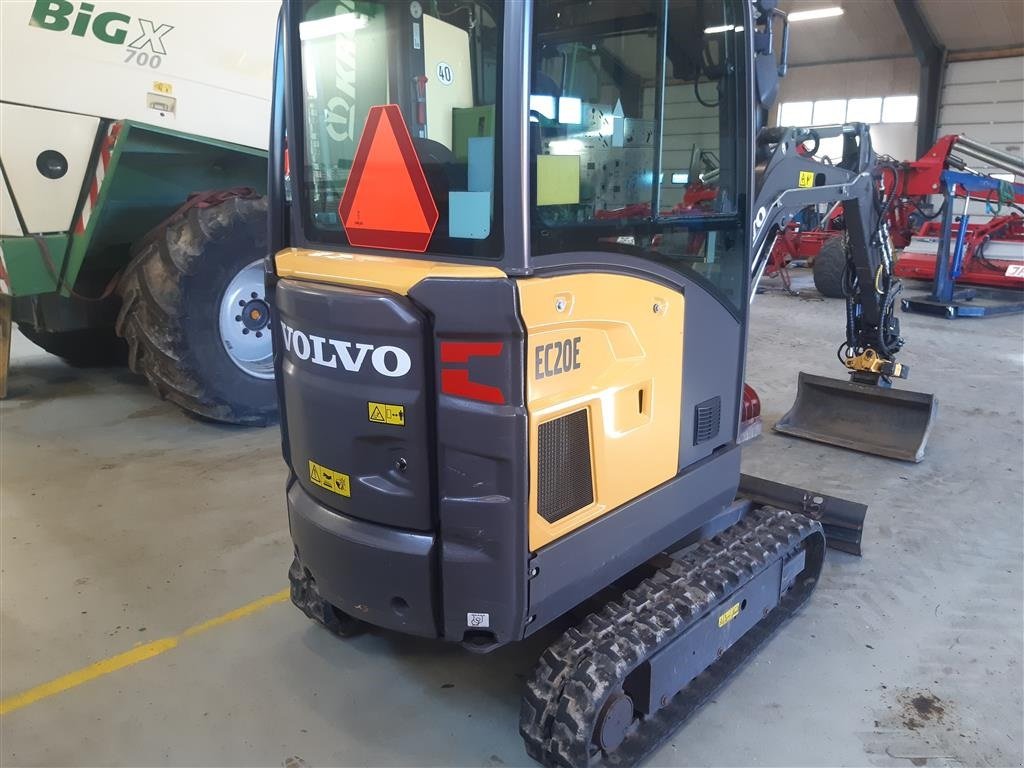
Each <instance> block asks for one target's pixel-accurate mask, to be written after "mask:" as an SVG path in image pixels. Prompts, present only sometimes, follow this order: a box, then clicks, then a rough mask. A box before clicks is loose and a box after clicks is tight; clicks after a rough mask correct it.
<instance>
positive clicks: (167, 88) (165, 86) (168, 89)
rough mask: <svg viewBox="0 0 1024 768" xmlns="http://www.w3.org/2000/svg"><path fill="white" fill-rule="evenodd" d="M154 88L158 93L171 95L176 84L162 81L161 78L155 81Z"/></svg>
mask: <svg viewBox="0 0 1024 768" xmlns="http://www.w3.org/2000/svg"><path fill="white" fill-rule="evenodd" d="M153 90H154V91H156V92H157V93H163V94H166V95H167V96H170V95H171V93H173V92H174V86H172V85H171V84H170V83H161V82H160V81H159V80H157V81H155V82H154V83H153Z"/></svg>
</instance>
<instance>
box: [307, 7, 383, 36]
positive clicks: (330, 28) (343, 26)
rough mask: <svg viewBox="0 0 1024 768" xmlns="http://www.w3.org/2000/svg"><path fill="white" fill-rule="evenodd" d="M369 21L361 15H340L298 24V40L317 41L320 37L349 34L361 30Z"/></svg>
mask: <svg viewBox="0 0 1024 768" xmlns="http://www.w3.org/2000/svg"><path fill="white" fill-rule="evenodd" d="M369 21H370V19H369V18H368V17H366V16H364V15H363V14H361V13H341V14H338V15H337V16H327V17H325V18H322V19H315V20H313V21H303V22H301V23H300V24H299V39H300V40H317V39H319V38H321V37H332V36H334V35H339V34H345V33H349V34H351V33H352V32H355V31H356V30H357V29H363V28H364V27H365V26H366V25H367V24H368V23H369Z"/></svg>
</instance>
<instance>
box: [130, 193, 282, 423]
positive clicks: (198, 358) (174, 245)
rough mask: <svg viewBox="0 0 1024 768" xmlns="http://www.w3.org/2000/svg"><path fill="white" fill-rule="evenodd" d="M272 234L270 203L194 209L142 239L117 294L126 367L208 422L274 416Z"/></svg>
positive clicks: (230, 201)
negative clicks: (268, 271)
mask: <svg viewBox="0 0 1024 768" xmlns="http://www.w3.org/2000/svg"><path fill="white" fill-rule="evenodd" d="M266 231H267V202H266V199H264V198H256V199H245V198H242V197H229V198H227V199H226V200H222V201H220V202H216V203H215V204H213V205H210V206H209V207H199V206H194V207H192V208H189V209H188V210H187V212H186V213H185V214H184V216H181V217H180V218H176V219H172V221H171V222H170V223H169V224H164V225H161V227H159V228H157V229H156V230H154V231H153V232H151V233H150V234H149V235H147V236H146V238H145V240H144V245H143V246H142V247H141V249H140V250H139V251H138V253H137V254H136V255H135V257H134V258H133V259H132V261H131V263H130V264H129V265H128V267H127V269H126V270H125V274H124V277H123V278H122V280H121V284H120V285H119V287H118V291H119V293H120V294H121V298H122V304H121V312H120V314H119V315H118V318H117V333H118V335H120V336H122V337H123V338H124V339H125V340H126V341H127V342H128V365H129V367H131V369H132V370H133V371H135V372H136V373H139V374H141V375H143V376H145V377H146V379H147V380H148V381H149V383H150V385H151V386H152V387H153V389H154V390H156V392H157V394H159V395H160V397H163V398H166V399H167V400H170V401H171V402H173V403H176V404H177V405H178V406H180V407H181V408H183V409H185V410H186V411H189V412H190V413H193V414H195V415H197V416H200V417H202V418H206V419H211V420H214V421H222V422H227V423H231V424H247V425H265V424H267V423H268V422H270V421H271V420H273V418H274V416H275V415H276V412H277V393H276V391H275V386H274V366H273V352H272V348H271V342H270V327H269V322H270V309H269V307H268V306H267V303H266V300H265V298H264V285H263V272H264V270H263V260H264V257H265V256H266V252H267V235H266Z"/></svg>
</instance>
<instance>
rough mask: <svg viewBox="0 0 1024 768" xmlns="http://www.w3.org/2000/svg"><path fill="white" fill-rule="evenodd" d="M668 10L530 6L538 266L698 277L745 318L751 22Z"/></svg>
mask: <svg viewBox="0 0 1024 768" xmlns="http://www.w3.org/2000/svg"><path fill="white" fill-rule="evenodd" d="M667 6H668V9H667V13H666V12H665V10H664V8H665V4H664V3H662V2H653V1H650V0H648V1H646V2H633V3H592V2H588V0H555V2H551V3H545V4H538V5H537V6H535V9H536V10H535V20H534V36H533V45H532V73H531V87H530V104H529V108H530V145H531V146H530V151H531V160H532V163H531V166H532V170H533V180H532V181H533V183H532V185H531V195H532V218H533V227H532V229H533V253H534V254H544V253H559V252H567V251H581V250H598V251H618V252H623V253H628V254H632V255H638V256H642V257H644V258H648V259H652V260H655V261H658V262H660V263H663V264H665V265H668V266H670V267H672V268H673V269H677V270H679V271H681V272H683V273H686V274H688V275H690V276H692V277H695V278H696V279H698V280H700V281H701V282H702V283H704V284H705V285H707V286H708V288H709V290H711V291H712V292H714V293H715V294H716V295H717V296H719V298H720V299H721V300H722V301H723V302H724V303H726V304H727V305H729V306H730V307H731V308H733V310H734V311H737V312H739V311H742V307H743V306H744V305H745V301H744V296H745V273H746V250H747V249H746V248H745V244H746V243H745V235H744V232H743V230H744V228H743V227H742V226H741V207H742V199H741V198H742V194H743V192H744V187H743V184H744V183H745V173H743V172H741V171H740V170H739V169H741V168H742V167H743V164H744V163H745V162H746V160H744V159H743V157H744V155H743V153H742V152H741V151H740V150H741V145H742V140H741V138H740V135H739V132H740V130H741V129H742V128H743V126H744V123H743V121H742V120H741V119H740V116H742V115H743V114H744V113H743V112H742V111H741V110H740V100H741V99H742V98H743V96H744V95H745V94H744V88H743V82H742V78H741V73H742V72H743V69H744V61H743V59H742V56H743V51H744V44H745V43H744V38H743V35H744V34H745V33H744V32H743V29H742V18H743V16H742V9H741V7H740V5H739V3H737V2H733V1H732V0H669V2H668V4H667ZM662 45H664V55H663V54H662V48H661V47H662Z"/></svg>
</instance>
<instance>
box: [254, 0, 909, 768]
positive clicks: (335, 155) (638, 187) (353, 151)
mask: <svg viewBox="0 0 1024 768" xmlns="http://www.w3.org/2000/svg"><path fill="white" fill-rule="evenodd" d="M780 29H781V40H780V44H779V45H778V46H777V47H778V48H779V51H776V50H775V48H776V45H775V41H776V40H777V39H779V36H780V33H779V30H780ZM787 41H788V32H787V26H786V23H785V17H784V14H782V13H780V12H779V11H778V10H777V9H776V7H775V2H773V0H760V1H759V2H757V3H752V2H750V1H749V0H637V1H636V2H633V3H611V2H608V3H594V2H590V1H589V0H547V1H545V2H542V1H541V0H537V2H507V3H506V2H500V1H499V0H412V1H411V2H410V1H409V0H289V1H288V2H286V3H285V4H284V9H283V12H282V16H281V24H280V29H279V35H278V44H277V54H276V67H275V79H274V102H273V104H274V107H273V112H272V115H273V119H272V136H271V168H273V169H286V171H285V173H277V172H272V173H271V178H270V187H271V193H270V194H271V224H270V240H271V244H272V248H273V251H272V254H273V255H272V256H271V258H270V260H269V262H268V265H269V266H268V277H267V285H268V297H269V298H270V299H271V303H272V307H273V309H272V312H273V323H272V328H273V340H274V349H275V359H276V373H277V377H276V380H277V387H278V393H279V397H280V402H281V434H282V448H283V453H284V457H285V460H286V462H287V464H288V467H289V470H290V472H289V479H288V482H287V491H286V495H287V508H288V517H289V526H290V530H291V536H292V539H293V542H294V545H295V557H294V561H293V563H292V566H291V568H290V571H289V578H290V581H291V596H292V601H293V602H294V603H295V605H296V606H298V607H299V608H300V609H301V610H302V611H303V612H304V613H305V614H306V615H307V616H309V617H310V618H312V619H313V620H315V621H316V622H318V623H319V624H321V625H323V626H324V627H326V628H327V629H328V630H330V631H332V632H334V633H335V634H337V635H340V636H347V635H350V634H353V633H355V632H357V631H359V629H360V628H361V627H364V626H366V625H374V626H377V627H381V628H386V629H390V630H394V631H397V632H402V633H406V634H410V635H418V636H423V637H429V638H440V639H444V640H448V641H452V642H457V643H461V644H462V645H463V646H464V647H466V648H467V649H469V650H471V651H475V652H487V651H490V650H493V649H495V648H497V647H499V646H502V645H504V644H507V643H511V642H516V641H519V640H522V639H524V638H526V637H528V636H531V635H533V634H534V633H536V632H537V631H538V630H540V629H541V628H543V627H546V626H548V625H550V624H552V622H554V621H556V620H560V621H562V622H565V621H567V620H568V614H569V613H570V612H572V613H573V614H576V613H585V614H586V617H585V618H584V619H583V620H582V621H580V622H578V623H576V624H575V625H573V626H572V627H571V628H569V629H568V630H567V631H565V633H564V634H562V635H561V637H559V638H558V639H557V640H555V642H554V643H553V644H552V645H550V646H549V647H548V648H547V650H546V651H544V653H543V654H542V656H541V659H540V661H539V662H538V664H537V667H536V670H535V671H534V674H533V676H532V677H531V679H530V680H529V682H528V684H527V686H526V690H525V692H524V695H523V699H522V706H521V717H520V724H519V729H520V733H521V735H522V737H523V741H524V744H525V748H526V751H527V753H528V754H529V755H530V756H531V757H532V758H534V759H536V760H537V761H538V762H540V763H542V764H545V765H560V766H588V765H598V764H608V765H627V764H634V763H636V762H638V761H640V760H642V759H643V758H644V757H645V756H646V755H648V754H650V752H651V751H652V750H654V749H655V748H657V747H658V746H659V745H660V744H662V743H663V742H664V741H665V739H667V738H668V737H669V736H671V734H672V733H673V732H674V731H675V730H676V729H677V728H678V727H679V726H680V725H681V724H682V723H683V722H684V721H685V720H686V719H687V718H688V717H689V716H690V714H692V713H693V712H694V711H696V709H697V708H698V707H699V706H700V705H701V704H702V703H703V702H704V701H706V700H707V699H708V697H710V696H711V695H713V693H714V692H715V691H716V690H717V689H718V687H719V686H720V685H721V684H722V683H723V682H724V681H725V680H726V679H727V678H728V676H729V675H730V674H731V673H732V672H733V671H735V670H736V669H738V668H739V667H740V666H741V665H742V663H743V662H744V661H745V660H746V659H747V658H749V657H750V656H751V654H753V653H754V652H755V651H756V650H757V648H758V647H759V646H760V645H761V644H762V643H763V642H764V641H765V639H767V638H768V637H770V636H771V635H772V633H773V632H775V631H776V630H777V629H778V628H779V627H781V626H782V625H783V624H784V623H785V622H786V621H787V620H788V619H789V618H790V617H791V616H792V615H793V614H794V612H796V611H797V610H798V609H799V608H800V606H801V605H802V604H803V603H804V602H805V601H806V600H807V599H808V597H809V596H810V594H811V591H812V590H813V588H814V585H815V583H816V582H817V580H818V577H819V574H820V571H821V567H822V563H823V559H824V556H825V551H826V546H831V547H833V548H839V549H845V550H847V551H851V552H855V553H857V552H859V549H860V538H861V530H862V525H863V519H864V515H865V512H866V507H864V506H863V505H861V504H857V503H854V502H850V501H844V500H842V499H837V498H833V497H829V496H825V495H823V494H819V493H815V492H813V491H810V490H807V489H800V488H794V487H791V486H785V485H782V484H780V483H776V482H772V481H768V480H762V479H758V478H751V477H748V476H746V475H742V474H741V472H740V443H741V441H742V440H741V437H742V436H743V435H745V434H747V433H748V432H747V430H746V429H745V422H746V421H747V420H749V418H750V417H752V416H754V415H755V414H753V413H751V410H752V407H751V402H750V399H749V398H745V397H744V383H743V373H744V365H745V358H746V343H747V332H748V325H749V305H750V299H751V297H752V295H753V291H754V288H755V286H756V283H757V279H758V277H759V275H760V273H761V270H762V269H763V263H764V260H765V258H766V255H767V252H768V250H769V249H770V240H771V238H772V236H773V234H772V233H774V232H777V231H778V229H779V228H780V227H781V226H784V225H785V223H786V221H787V220H788V219H789V218H790V217H792V216H793V215H795V214H796V213H797V212H799V211H800V210H801V209H802V208H804V207H805V206H807V205H810V204H812V203H815V202H821V201H823V200H836V199H843V200H845V201H846V203H845V205H846V211H847V214H846V215H847V219H848V222H847V227H848V231H849V235H848V246H847V251H848V261H849V264H848V270H847V275H846V277H845V280H846V283H847V285H848V288H849V291H848V297H849V298H848V301H847V313H846V314H847V338H846V343H845V345H844V347H843V350H844V352H843V355H842V357H843V360H844V363H845V365H846V367H847V369H848V370H849V371H850V372H851V373H852V374H853V378H852V379H851V380H850V381H843V382H837V383H834V385H831V386H824V385H823V386H819V387H817V388H814V386H813V385H814V384H815V382H811V381H805V382H804V384H803V387H804V388H805V389H806V390H807V392H805V394H808V393H810V395H809V396H808V397H805V402H804V404H803V407H798V408H795V409H794V410H795V411H796V416H797V417H798V418H797V419H795V420H796V421H799V420H800V419H799V417H800V415H801V414H803V416H804V417H806V416H807V415H808V414H810V413H811V412H812V411H814V410H815V409H818V410H819V411H820V410H821V409H823V408H824V409H827V408H829V407H833V406H834V407H835V408H836V409H840V410H841V409H843V408H847V407H850V404H851V403H854V404H856V403H865V402H870V403H879V402H883V403H887V404H888V406H884V407H891V408H893V409H896V410H898V409H899V408H900V407H901V406H902V405H904V403H903V401H902V400H901V399H900V397H902V396H903V395H905V394H906V393H897V391H896V390H892V389H891V388H888V387H886V386H884V385H885V384H888V383H889V382H890V381H891V380H892V379H896V378H900V377H901V376H902V375H904V374H905V368H904V367H902V366H901V365H900V364H899V363H897V362H896V361H895V359H894V358H895V355H896V353H897V352H898V351H899V348H900V345H901V344H902V339H901V338H900V334H899V326H898V324H897V320H896V318H895V317H894V316H893V301H894V299H895V293H896V292H897V291H898V281H896V280H895V279H894V278H893V277H892V273H891V261H892V259H891V253H890V252H889V251H888V250H887V245H886V237H885V231H884V225H883V224H879V223H878V222H880V221H882V222H884V220H885V217H884V215H880V214H884V204H885V198H884V191H883V192H880V191H879V190H880V185H879V183H878V180H877V179H875V178H874V177H873V176H872V162H873V154H872V151H871V146H870V138H869V134H868V131H867V129H866V128H865V127H864V126H860V125H847V126H836V127H834V128H829V129H814V130H813V131H810V130H805V129H785V130H775V129H766V128H764V127H763V126H764V122H765V117H766V114H767V110H768V108H769V107H770V105H771V103H772V101H773V100H774V98H775V95H776V92H777V87H778V79H779V77H780V75H781V74H783V73H784V70H785V51H786V48H787ZM829 131H832V132H833V133H832V135H842V136H843V137H844V143H845V147H846V151H845V152H844V159H843V162H842V163H839V164H836V165H835V166H830V165H827V164H823V163H820V162H817V161H815V160H814V159H813V153H809V152H808V151H807V149H808V148H807V144H808V143H809V142H812V141H815V140H816V138H815V137H821V136H824V134H825V133H828V132H829ZM286 140H287V149H286ZM799 147H804V150H802V151H798V148H799ZM812 390H813V392H812ZM922 397H925V398H927V396H922ZM829 398H831V399H832V405H827V404H825V403H824V400H826V399H829ZM798 400H799V398H798ZM914 405H915V406H916V405H917V404H916V403H915V404H914ZM926 405H927V403H926ZM918 410H920V409H918ZM862 415H863V414H862ZM810 420H811V421H812V422H813V421H814V419H813V418H811V419H810ZM818 421H819V423H817V424H813V423H812V424H811V427H813V429H809V430H808V431H810V432H813V431H815V429H817V430H819V431H824V430H825V429H827V426H828V425H827V424H824V423H821V422H822V420H821V419H819V420H818ZM871 423H875V424H877V423H878V422H877V421H876V422H869V423H868V426H870V424H871ZM804 426H806V424H805V425H804ZM821 437H822V436H821V435H818V439H821ZM842 439H846V438H844V437H843V436H842V435H840V436H839V440H837V441H836V442H840V444H842V442H841V440H842ZM853 447H857V446H853Z"/></svg>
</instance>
